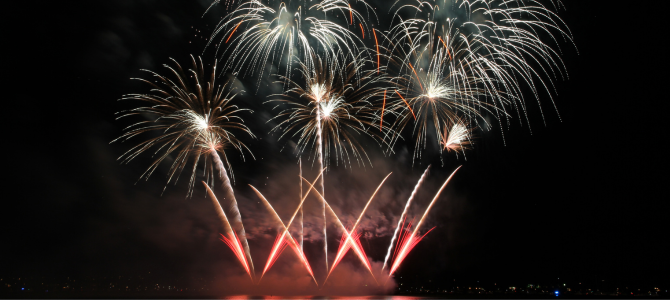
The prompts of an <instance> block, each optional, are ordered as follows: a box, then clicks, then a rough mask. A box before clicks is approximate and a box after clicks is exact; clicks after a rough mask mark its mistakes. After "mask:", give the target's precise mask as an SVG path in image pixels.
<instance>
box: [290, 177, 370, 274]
mask: <svg viewBox="0 0 670 300" xmlns="http://www.w3.org/2000/svg"><path fill="white" fill-rule="evenodd" d="M302 180H304V181H305V182H307V183H309V181H307V179H305V178H303V179H302ZM310 190H311V191H314V193H316V195H317V196H318V197H319V198H320V199H321V201H323V202H324V203H325V205H326V207H327V208H328V211H330V213H331V214H332V215H333V217H335V221H337V222H336V223H337V225H339V226H340V229H342V231H343V233H344V234H345V235H346V236H347V238H346V240H347V241H348V242H349V244H350V245H349V246H350V247H353V248H354V253H356V256H358V258H359V259H360V260H361V262H362V263H363V265H364V266H366V268H368V271H370V275H372V278H373V279H375V281H377V279H376V278H375V275H374V274H373V273H372V268H371V267H370V266H369V262H368V259H367V256H366V255H365V252H364V251H363V248H362V247H360V246H359V244H357V243H356V242H355V241H354V240H353V238H352V237H351V232H349V231H348V230H347V228H346V227H345V226H344V224H343V223H342V221H340V218H339V217H338V216H337V214H336V213H335V211H334V210H333V208H332V207H330V204H328V201H326V199H325V198H324V197H323V195H321V194H320V193H319V191H318V190H316V189H312V188H310ZM339 251H340V250H339V249H338V252H339Z"/></svg>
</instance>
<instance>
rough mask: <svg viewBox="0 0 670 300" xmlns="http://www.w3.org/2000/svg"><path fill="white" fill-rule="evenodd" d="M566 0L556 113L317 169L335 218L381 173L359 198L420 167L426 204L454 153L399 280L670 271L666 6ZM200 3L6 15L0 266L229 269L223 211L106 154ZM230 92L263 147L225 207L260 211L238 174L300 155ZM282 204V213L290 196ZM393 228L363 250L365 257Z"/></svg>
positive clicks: (281, 175)
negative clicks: (472, 138) (416, 151)
mask: <svg viewBox="0 0 670 300" xmlns="http://www.w3.org/2000/svg"><path fill="white" fill-rule="evenodd" d="M565 2H566V3H565V4H566V6H567V10H563V11H560V12H559V13H560V15H561V17H562V18H563V19H564V20H565V21H566V23H567V24H568V26H569V27H570V29H571V31H572V33H573V34H574V38H575V43H576V45H577V47H578V50H579V54H577V51H575V49H574V48H572V47H571V46H570V45H569V44H567V43H566V44H563V45H562V50H563V53H564V56H563V57H564V60H565V63H566V67H567V70H568V73H569V77H570V78H569V80H566V81H560V82H558V84H557V87H556V90H557V92H558V95H557V96H556V97H555V101H556V105H557V107H558V112H559V113H560V120H559V117H558V114H557V113H556V112H555V111H553V110H551V109H547V108H550V105H549V104H548V103H549V102H548V101H545V100H546V99H545V100H543V101H545V102H544V103H543V105H544V106H543V108H545V117H546V126H545V125H543V123H542V119H541V118H539V111H538V110H537V105H533V103H530V105H529V107H530V112H529V113H530V115H531V129H532V134H531V133H530V131H529V129H528V126H519V125H517V124H512V126H511V127H510V128H509V129H505V132H504V136H505V141H504V142H503V139H502V135H501V133H500V131H499V130H493V131H490V132H479V133H478V139H477V140H476V144H475V147H474V149H473V150H470V151H468V152H467V153H466V155H467V160H464V159H463V157H462V156H460V157H458V158H456V157H455V156H454V155H450V156H449V155H448V156H445V164H444V166H441V164H440V161H439V158H438V157H435V159H434V160H432V161H431V160H424V161H421V162H420V163H417V164H415V165H414V166H412V163H411V157H410V155H411V148H410V151H409V152H408V151H406V150H405V151H402V149H401V150H399V151H398V152H397V154H396V155H394V156H391V157H384V156H383V155H382V154H381V153H380V151H378V150H374V149H372V150H370V153H371V156H373V157H374V158H373V161H374V164H375V167H374V169H370V168H369V167H368V168H367V169H362V168H357V167H354V168H353V169H352V170H345V169H343V168H339V169H338V168H335V169H336V170H334V171H332V172H330V173H328V175H327V176H328V177H326V178H327V179H326V180H327V187H326V189H327V190H326V193H327V194H331V195H342V196H343V197H342V199H339V200H333V201H335V202H337V203H339V204H341V205H342V207H343V208H342V209H343V211H344V212H345V214H347V213H348V214H351V213H356V214H357V213H358V211H359V210H360V208H361V207H362V204H361V202H362V201H365V197H367V196H369V194H370V193H371V192H372V190H374V187H375V185H376V184H377V183H378V182H380V181H381V179H382V178H383V177H384V176H385V175H386V174H387V173H388V172H390V171H393V172H394V174H393V175H391V179H390V180H391V182H390V184H387V186H385V188H384V189H382V190H383V193H385V194H384V195H387V198H388V199H391V200H385V201H386V202H385V201H381V203H380V204H378V205H377V206H374V207H373V208H375V209H377V210H379V211H382V212H383V213H382V214H385V215H386V216H388V215H390V214H392V213H393V212H395V213H396V214H399V213H400V210H401V208H400V207H399V206H393V205H391V204H389V203H394V200H392V199H396V200H397V201H404V199H406V196H407V195H408V194H409V192H411V189H412V188H413V186H414V184H415V182H416V180H418V178H419V176H420V175H421V173H422V172H423V170H424V168H425V166H426V165H427V164H432V172H431V176H430V181H429V183H428V184H427V186H426V190H425V192H424V194H422V195H423V200H420V201H419V202H418V204H422V205H426V203H427V201H428V200H426V199H428V198H429V197H430V196H431V195H432V194H431V193H434V191H435V190H436V188H437V186H438V185H439V184H440V183H441V181H442V180H444V179H445V178H446V177H447V176H448V174H449V172H450V171H451V170H453V169H454V168H455V167H457V166H458V165H461V164H462V165H463V168H462V169H461V171H459V173H458V174H457V176H456V178H455V179H454V180H453V182H452V183H451V184H450V186H449V187H448V188H447V190H446V191H445V194H444V199H442V200H441V202H440V203H439V204H438V205H437V206H436V208H435V210H434V216H432V218H431V221H430V222H429V223H430V225H432V226H437V227H436V230H434V231H433V232H431V233H430V234H429V235H428V236H427V237H426V239H425V240H424V241H423V242H422V243H421V244H419V246H417V248H416V249H415V250H414V252H413V254H414V256H410V257H409V258H408V261H407V262H408V264H407V266H406V267H405V268H403V269H401V270H400V271H399V276H400V275H402V276H408V277H412V276H414V277H420V278H433V279H437V280H444V281H447V280H450V279H452V278H466V279H468V280H486V281H497V280H510V281H514V280H523V281H541V280H552V278H554V277H556V278H558V277H564V278H571V280H579V281H581V280H594V281H595V280H597V279H601V278H602V279H607V280H615V281H618V282H633V281H635V282H637V281H640V282H650V283H662V282H666V283H667V282H670V277H669V275H668V272H667V270H668V269H669V268H670V264H669V263H670V260H669V258H668V255H667V253H669V252H670V249H669V248H668V246H667V232H668V231H667V228H670V227H669V225H670V224H668V223H669V222H668V218H667V211H668V210H669V208H670V205H669V204H668V200H667V199H668V196H667V191H666V189H665V187H666V186H667V175H665V174H666V171H665V170H666V169H667V166H668V165H667V156H666V155H665V154H666V151H665V146H663V144H665V141H666V137H667V135H666V134H665V130H664V129H665V127H666V125H665V122H663V120H664V117H663V115H664V114H665V113H666V110H665V102H666V101H665V99H666V98H667V96H666V95H665V94H666V93H665V86H666V85H667V84H666V82H665V81H666V80H665V79H667V72H666V71H665V69H664V66H663V65H662V64H663V63H662V61H663V60H664V57H663V54H664V52H665V50H664V49H666V48H665V47H663V46H662V43H663V38H662V36H657V34H658V32H657V31H658V30H657V28H659V27H657V26H655V25H656V24H657V23H658V24H661V21H660V20H661V19H663V18H664V17H663V16H660V12H657V11H658V10H656V9H654V8H653V7H654V5H645V6H644V7H642V6H641V4H634V3H633V2H630V1H629V2H628V4H625V5H614V4H612V2H611V1H565ZM657 2H660V1H657ZM207 5H208V1H205V0H201V1H172V0H170V1H152V0H144V1H83V2H81V3H79V2H70V1H48V2H47V1H43V3H40V2H37V3H32V4H31V7H23V8H20V7H17V8H16V9H15V13H16V14H17V15H19V16H21V18H20V19H21V20H20V22H17V23H13V24H10V25H6V29H8V31H9V32H10V35H9V37H8V38H9V39H11V41H12V42H6V45H5V47H4V48H6V49H11V50H14V51H15V52H16V53H15V54H14V55H6V56H5V60H6V63H7V62H9V66H10V67H9V68H6V69H5V74H6V77H10V79H9V83H8V82H7V80H5V83H6V85H5V91H9V94H7V93H6V92H5V93H4V94H5V102H6V103H9V105H10V106H9V109H7V110H6V111H5V113H4V119H5V120H6V122H4V123H5V127H6V130H5V132H7V133H8V135H6V136H5V139H4V140H5V142H4V143H3V145H4V148H5V153H7V154H6V155H5V156H4V157H5V161H6V163H8V165H9V168H5V173H6V175H5V176H4V178H5V181H4V182H5V185H4V187H5V191H6V194H5V197H3V199H4V201H3V202H4V203H3V204H4V205H3V208H2V209H1V210H0V224H1V225H0V226H1V228H2V232H3V239H2V247H0V249H1V250H0V257H1V258H0V275H3V276H14V275H19V276H30V275H34V276H40V275H42V274H50V275H57V276H61V275H62V276H84V275H101V276H102V275H116V274H123V275H126V274H127V275H132V274H139V273H143V272H151V271H153V272H154V273H160V274H162V276H164V277H165V278H173V279H174V278H182V277H183V278H186V277H198V276H217V275H216V273H217V272H220V270H221V269H222V268H223V269H232V268H238V266H237V265H236V263H235V262H234V261H233V260H232V254H231V253H230V251H229V250H228V249H226V248H225V245H224V244H223V243H221V242H219V241H218V240H217V238H216V235H217V233H218V232H219V231H220V230H219V229H217V224H218V223H217V220H216V217H215V216H214V215H213V214H212V210H211V207H210V206H209V202H208V200H206V199H205V198H204V194H203V191H202V190H197V191H196V193H195V196H194V197H193V198H186V197H185V195H186V191H185V190H186V182H183V181H182V182H180V183H179V184H178V185H177V186H170V187H168V188H167V190H166V192H165V193H163V195H161V192H162V189H163V186H164V184H165V178H164V176H163V174H165V170H164V169H160V170H159V172H160V171H163V172H162V173H160V174H158V173H157V174H156V175H154V176H153V177H152V178H151V179H150V180H149V181H148V182H146V181H140V182H138V183H137V184H135V183H136V181H137V179H138V178H139V176H140V175H141V174H142V172H143V170H144V167H145V166H147V161H142V160H139V161H136V162H133V163H131V164H129V165H121V164H119V163H118V162H117V161H116V158H117V157H118V156H119V155H121V154H122V153H123V152H124V151H126V150H127V149H128V148H129V146H130V144H112V145H109V142H110V141H111V140H112V139H114V138H115V137H117V136H119V135H120V134H121V132H122V129H123V127H124V126H127V125H129V123H128V122H122V121H115V120H114V113H115V112H117V111H119V110H121V109H124V108H126V107H127V106H124V104H121V103H119V102H117V101H116V100H117V99H118V98H120V97H121V95H123V94H125V93H132V92H140V91H144V89H143V88H144V87H143V86H142V85H139V84H137V83H135V82H133V81H131V80H130V79H129V78H131V77H137V76H140V75H141V74H140V72H139V69H141V68H146V69H151V70H160V69H161V65H162V64H164V63H167V62H168V58H169V57H174V58H176V59H177V60H179V61H186V60H187V59H188V55H189V54H191V53H193V54H196V55H197V54H200V53H201V52H202V49H203V46H204V39H203V38H202V37H203V36H205V37H208V36H209V34H210V32H211V28H212V26H213V25H214V24H215V23H216V18H217V17H216V16H213V15H208V16H206V17H205V18H201V16H202V13H203V12H204V10H205V7H206V6H207ZM382 17H383V16H382ZM6 41H7V40H6ZM209 54H210V56H209V58H211V53H209ZM206 55H207V53H206ZM206 57H207V56H206ZM6 63H5V65H7V64H6ZM247 84H248V82H247ZM245 97H246V98H244V97H243V98H242V99H246V102H245V105H248V106H249V107H251V108H253V109H254V110H255V113H254V114H253V116H252V117H251V118H252V123H253V124H252V125H251V127H252V129H253V130H254V131H255V133H256V135H257V136H258V137H259V139H257V140H248V141H246V142H247V143H248V145H249V147H250V148H251V149H252V151H253V152H254V154H255V155H256V160H251V159H247V160H246V161H244V162H243V161H241V160H239V159H237V158H234V159H233V165H234V169H235V172H236V173H235V174H236V177H237V181H236V184H235V189H236V192H237V193H238V194H239V196H238V197H239V198H238V201H240V202H243V201H247V202H249V203H247V204H240V206H241V209H242V214H243V217H244V214H245V213H246V214H247V215H250V216H257V215H255V214H254V209H255V206H254V205H253V203H254V201H255V198H254V197H255V196H253V194H252V193H251V190H250V189H249V188H248V186H247V184H253V185H255V186H257V187H259V188H260V189H261V191H264V192H268V194H269V195H271V196H272V195H281V194H282V193H284V192H286V193H291V192H294V191H297V184H298V182H297V180H293V181H291V180H289V179H286V178H291V176H297V165H296V164H295V161H296V158H295V156H294V155H293V154H292V153H291V151H289V150H285V151H283V152H281V153H280V152H279V149H280V148H281V147H282V146H284V145H286V144H287V142H286V141H285V140H282V141H277V137H276V136H274V137H273V136H270V135H268V134H267V132H268V131H269V129H270V128H271V127H270V125H268V124H265V121H266V120H267V119H268V116H269V113H270V110H269V108H268V107H267V106H263V105H262V102H263V101H265V99H264V96H263V99H257V98H259V96H257V95H254V93H253V88H248V89H247V95H246V96H245ZM287 148H289V147H288V146H287ZM370 148H373V147H370ZM306 168H307V171H306V172H307V173H309V172H313V171H314V170H313V169H310V168H309V166H307V167H306ZM328 178H330V179H328ZM273 185H274V186H273ZM345 187H346V189H345ZM331 191H332V192H331ZM663 195H666V196H663ZM345 196H346V197H345ZM345 198H346V199H361V200H360V201H357V202H355V203H354V204H351V200H345ZM270 201H273V200H272V198H271V199H270ZM277 201H278V202H277V203H283V202H281V201H283V200H277ZM348 201H349V202H348ZM421 201H423V202H421ZM387 204H388V205H387ZM356 205H360V206H356ZM245 209H247V210H246V212H245ZM278 210H279V211H280V214H282V216H285V215H288V214H289V210H290V208H282V209H278ZM258 218H261V217H258ZM249 222H250V224H256V223H258V222H259V221H253V220H252V221H249ZM254 222H256V223H254ZM387 223H388V222H387ZM385 224H386V223H385ZM248 226H253V225H248ZM257 235H258V236H259V237H258V238H257V240H256V241H255V242H252V246H254V245H255V246H256V248H252V252H254V251H257V253H260V254H254V257H256V256H257V257H258V258H257V268H259V267H260V265H261V263H262V262H264V258H262V252H263V251H267V250H262V249H264V248H267V247H268V246H267V245H266V244H264V243H265V242H263V241H265V240H263V238H266V240H267V238H268V237H269V236H270V235H267V234H266V235H265V236H263V235H262V234H260V233H257ZM270 239H271V238H270ZM332 239H333V241H332V242H335V240H337V239H339V237H332ZM388 239H389V237H388V236H377V237H370V239H369V240H367V241H362V242H363V245H364V247H365V248H366V249H370V250H368V251H369V254H370V256H371V257H372V259H373V260H380V259H382V258H383V252H385V249H386V244H387V243H388ZM329 242H331V241H330V240H329ZM366 242H367V243H368V244H366ZM314 247H316V246H314ZM254 249H258V250H254ZM313 252H314V253H317V251H316V250H315V251H313ZM308 254H309V252H308ZM314 255H316V254H314ZM350 259H351V260H352V261H354V260H353V258H350ZM315 263H316V262H315ZM352 264H353V263H352ZM226 272H229V270H228V271H226ZM175 280H176V279H175Z"/></svg>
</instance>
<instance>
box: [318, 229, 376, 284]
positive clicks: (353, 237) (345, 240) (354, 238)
mask: <svg viewBox="0 0 670 300" xmlns="http://www.w3.org/2000/svg"><path fill="white" fill-rule="evenodd" d="M361 235H362V233H353V234H351V232H349V231H347V230H346V229H345V231H344V232H343V233H342V238H341V239H340V246H339V247H338V249H337V252H338V253H346V252H347V251H349V249H350V248H351V245H354V244H355V245H357V246H358V248H360V249H361V251H362V250H363V246H362V245H361V241H360V238H361ZM363 257H365V261H364V262H363V264H364V265H365V267H366V268H368V269H372V267H371V266H370V261H369V260H368V259H367V256H366V255H365V252H363ZM342 258H344V255H341V256H337V257H335V261H333V264H332V267H331V269H330V271H331V272H332V271H333V269H335V267H337V265H338V264H339V263H340V261H342ZM328 276H330V272H328ZM327 279H328V278H326V280H327ZM375 281H376V279H375ZM323 284H324V285H325V284H326V282H325V281H324V283H323Z"/></svg>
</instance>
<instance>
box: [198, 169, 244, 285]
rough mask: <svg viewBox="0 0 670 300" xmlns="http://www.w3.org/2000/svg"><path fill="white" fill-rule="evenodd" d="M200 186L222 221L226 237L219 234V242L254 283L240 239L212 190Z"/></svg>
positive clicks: (205, 184) (206, 186)
mask: <svg viewBox="0 0 670 300" xmlns="http://www.w3.org/2000/svg"><path fill="white" fill-rule="evenodd" d="M202 184H203V185H204V186H205V189H207V193H208V194H209V198H210V199H212V204H214V207H215V209H216V214H217V215H218V216H219V218H220V219H221V221H223V227H224V232H225V233H226V235H227V236H228V237H226V235H223V234H221V241H223V242H224V243H226V245H227V246H228V247H229V248H230V250H232V251H233V253H234V254H235V256H236V257H237V259H238V260H239V261H240V263H241V264H242V267H243V268H244V270H245V271H246V272H247V274H249V277H250V278H251V281H252V282H253V281H254V277H253V275H252V273H251V269H250V268H249V264H248V263H247V257H246V254H245V252H244V250H243V249H242V244H241V242H240V239H239V238H238V237H237V234H236V233H235V231H234V230H233V229H232V227H231V226H230V222H229V221H228V217H226V213H225V212H224V211H223V208H222V207H221V203H220V202H219V200H218V199H216V196H215V195H214V192H213V191H212V189H210V188H209V186H208V185H207V183H205V182H204V181H203V182H202Z"/></svg>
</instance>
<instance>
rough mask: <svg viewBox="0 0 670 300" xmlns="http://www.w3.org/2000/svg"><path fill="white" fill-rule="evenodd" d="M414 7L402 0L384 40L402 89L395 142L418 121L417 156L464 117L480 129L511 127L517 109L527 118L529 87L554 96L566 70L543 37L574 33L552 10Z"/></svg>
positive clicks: (499, 1)
mask: <svg viewBox="0 0 670 300" xmlns="http://www.w3.org/2000/svg"><path fill="white" fill-rule="evenodd" d="M413 3H414V5H410V4H404V3H399V1H397V2H396V7H398V9H397V10H396V12H395V15H394V22H395V23H397V24H396V25H395V26H394V27H392V29H391V30H390V31H389V32H388V33H387V35H386V37H385V45H386V46H385V47H384V49H385V50H387V51H388V53H389V56H390V59H389V66H390V67H391V69H394V72H392V73H391V74H390V76H392V80H391V81H392V83H393V84H394V85H395V88H396V90H395V91H394V92H393V93H391V94H390V97H391V98H389V105H388V108H387V109H388V110H389V112H390V113H392V114H394V115H395V117H396V119H395V121H394V124H393V127H394V129H395V131H396V135H395V136H394V137H393V138H391V142H390V143H391V144H392V145H393V144H394V143H395V142H396V141H397V139H398V137H399V136H400V134H401V132H402V131H403V130H404V129H405V127H406V126H407V125H409V124H412V123H413V124H414V135H415V137H416V141H415V157H420V153H421V149H422V148H425V147H426V141H427V135H428V134H429V133H431V132H434V133H435V135H436V139H435V140H436V141H437V142H438V143H439V142H440V141H443V140H445V139H446V138H447V137H446V136H445V133H448V129H449V128H451V127H453V126H454V125H455V124H458V123H461V124H463V122H459V121H458V120H460V119H461V118H464V119H465V120H466V123H473V124H479V123H480V122H482V121H484V120H483V118H481V117H482V116H483V115H484V114H486V115H493V116H495V117H497V118H498V119H501V118H505V119H506V120H507V123H508V124H509V117H510V116H511V113H510V110H515V111H516V114H517V115H519V116H524V117H527V115H526V107H525V105H526V104H525V101H524V94H523V92H522V89H523V87H526V88H528V89H529V90H530V91H531V92H532V93H533V96H534V97H535V98H536V99H538V100H539V94H540V92H541V91H542V90H544V91H546V92H548V93H547V94H549V96H550V97H551V93H550V89H551V86H552V84H553V78H555V77H556V76H557V75H562V74H563V73H562V72H563V69H564V66H563V64H562V61H561V58H560V56H559V54H558V52H556V51H555V50H553V49H552V48H551V47H550V46H549V45H548V44H546V43H545V42H544V41H543V40H542V38H541V37H546V39H549V40H550V41H551V42H556V36H554V35H553V34H554V33H557V36H558V37H563V38H565V39H568V40H570V39H571V36H570V34H569V32H568V31H567V29H566V27H565V26H564V24H563V23H562V21H561V20H560V19H559V18H558V17H557V16H556V14H555V13H554V12H552V11H551V10H550V9H549V8H547V7H545V6H543V5H542V4H541V3H540V2H538V1H504V0H470V1H468V0H461V1H458V0H443V1H421V2H418V1H415V2H413ZM551 3H552V6H554V7H555V8H556V7H558V6H560V5H561V3H560V1H551ZM403 15H411V16H413V17H412V18H409V19H406V20H404V19H403V17H402V16H403ZM536 68H538V70H536ZM484 122H485V121H484ZM481 125H484V126H480V127H484V128H486V127H488V126H487V125H488V124H481ZM501 126H502V122H501Z"/></svg>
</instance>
